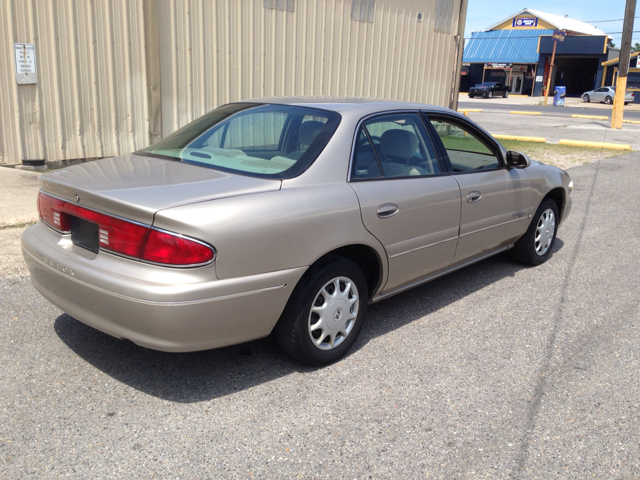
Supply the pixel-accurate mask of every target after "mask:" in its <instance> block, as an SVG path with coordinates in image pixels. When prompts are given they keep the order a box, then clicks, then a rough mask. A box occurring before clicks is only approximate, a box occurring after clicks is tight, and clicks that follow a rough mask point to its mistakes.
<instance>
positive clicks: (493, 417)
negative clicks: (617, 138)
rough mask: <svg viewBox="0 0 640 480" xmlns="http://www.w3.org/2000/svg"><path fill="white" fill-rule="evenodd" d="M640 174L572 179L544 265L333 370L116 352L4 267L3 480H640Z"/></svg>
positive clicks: (487, 277)
mask: <svg viewBox="0 0 640 480" xmlns="http://www.w3.org/2000/svg"><path fill="white" fill-rule="evenodd" d="M639 160H640V155H638V154H630V155H623V156H619V157H614V158H610V159H607V160H602V161H598V162H595V163H592V164H589V165H585V166H582V167H577V168H573V169H571V170H570V173H571V175H572V177H573V179H574V182H575V184H576V190H575V191H574V210H573V212H572V214H571V216H570V217H569V219H568V220H567V222H566V223H565V224H563V225H562V227H561V228H560V231H559V236H558V240H557V242H556V246H555V250H554V254H553V256H552V258H551V259H550V260H549V262H547V263H546V264H544V265H542V266H540V267H538V268H522V267H521V266H519V265H517V264H514V263H512V262H511V261H510V260H509V259H508V258H507V257H506V256H498V257H494V258H492V259H489V260H487V261H484V262H482V263H479V264H477V265H474V266H472V267H469V268H466V269H464V270H462V271H459V272H456V273H454V274H451V275H449V276H447V277H444V278H442V279H439V280H436V281H434V282H431V283H429V284H427V285H424V286H422V287H419V288H416V289H414V290H412V291H410V292H407V293H405V294H402V295H398V296H396V297H393V298H391V299H389V300H387V301H384V302H381V303H379V304H376V305H373V306H372V307H371V309H370V313H369V315H368V318H367V324H366V325H365V327H364V329H363V332H362V334H361V338H360V339H359V340H358V342H357V343H356V345H355V348H354V350H353V352H352V353H351V354H350V355H349V356H348V357H346V358H345V359H343V360H342V361H341V362H339V363H337V364H334V365H332V366H329V367H326V368H320V369H314V368H308V367H303V366H300V365H298V364H297V363H295V362H293V361H291V360H289V359H288V358H287V357H285V356H284V355H283V354H282V353H281V352H280V351H279V350H278V349H277V347H276V346H275V345H274V343H273V342H272V341H271V340H269V339H265V340H261V341H256V342H252V343H249V344H244V345H239V346H235V347H230V348H225V349H220V350H213V351H208V352H200V353H191V354H166V353H160V352H153V351H150V350H146V349H143V348H140V347H137V346H135V345H132V344H131V343H128V342H124V341H119V340H116V339H114V338H111V337H109V336H107V335H104V334H102V333H100V332H98V331H96V330H93V329H91V328H89V327H86V326H84V325H83V324H81V323H80V322H77V321H76V320H74V319H72V318H70V317H68V316H66V315H64V314H62V312H60V311H59V310H57V309H56V308H55V307H53V306H51V305H50V304H49V303H48V302H47V301H46V300H44V299H43V298H42V297H41V296H39V295H38V294H37V292H35V290H34V289H33V288H32V287H31V285H30V283H29V279H28V277H26V276H23V275H22V276H21V274H20V270H19V269H20V268H21V267H19V266H15V267H12V268H13V269H14V270H13V271H14V272H15V274H9V275H5V271H6V270H5V269H6V268H7V267H5V263H4V262H5V260H3V264H2V272H3V273H2V278H1V279H0V301H1V302H2V306H3V308H2V310H1V311H0V477H4V478H58V477H72V478H83V477H94V478H103V477H113V478H133V477H135V476H137V477H142V478H160V477H172V478H181V477H184V478H207V477H217V478H365V479H366V478H474V479H475V478H492V479H493V478H527V479H535V478H541V479H548V478H561V479H569V478H581V479H582V478H586V477H590V478H591V477H594V478H638V477H640V464H639V462H638V459H639V458H640V429H639V428H638V425H639V424H640V400H639V399H640V334H639V328H638V327H639V324H640V310H639V307H640V301H639V298H640V295H639V293H640V292H639V287H638V284H639V283H638V281H639V277H640V258H639V257H638V254H637V253H638V252H639V251H640V240H639V238H640V236H639V233H640V221H639V218H640V211H639V209H640V206H639V203H638V201H637V198H636V197H635V196H634V195H633V192H634V191H635V189H636V187H637V179H638V178H639V176H640V162H639ZM621 192H630V194H626V195H621ZM17 234H18V232H17V231H16V232H14V231H12V230H5V231H2V232H0V238H3V240H2V241H3V242H7V241H9V240H10V238H9V237H11V236H17ZM11 238H15V237H11ZM3 251H4V249H3ZM11 258H13V260H7V262H8V264H12V262H14V261H15V262H19V260H17V259H15V257H11Z"/></svg>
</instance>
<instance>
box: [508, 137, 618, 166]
mask: <svg viewBox="0 0 640 480" xmlns="http://www.w3.org/2000/svg"><path fill="white" fill-rule="evenodd" d="M500 143H502V145H504V146H505V148H506V149H507V150H515V151H517V152H522V153H526V154H527V155H529V157H530V158H531V159H532V160H538V161H539V162H542V163H546V164H548V165H554V166H556V167H560V168H563V169H567V168H571V167H577V166H579V165H585V164H587V163H591V162H595V161H596V160H600V159H603V158H611V157H617V156H618V155H622V154H624V153H629V150H626V151H625V150H613V149H610V148H589V147H575V146H572V145H555V144H553V143H534V142H522V141H519V140H500Z"/></svg>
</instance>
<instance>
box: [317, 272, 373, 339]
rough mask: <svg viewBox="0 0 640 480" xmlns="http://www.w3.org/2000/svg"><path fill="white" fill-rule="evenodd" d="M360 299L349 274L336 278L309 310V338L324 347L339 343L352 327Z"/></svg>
mask: <svg viewBox="0 0 640 480" xmlns="http://www.w3.org/2000/svg"><path fill="white" fill-rule="evenodd" d="M359 305H360V298H359V297H358V289H357V288H356V285H355V284H354V283H353V281H351V279H349V278H347V277H336V278H334V279H332V280H330V281H329V282H327V283H326V284H325V285H324V286H323V287H322V288H321V289H320V291H319V292H318V294H317V295H316V298H315V299H314V300H313V303H312V304H311V311H310V312H309V322H308V329H309V338H311V341H312V342H313V344H314V345H315V346H316V347H318V348H319V349H321V350H331V349H333V348H336V347H337V346H338V345H340V344H341V343H342V342H344V340H345V339H346V338H347V336H348V335H349V333H351V331H352V330H353V326H354V325H355V323H356V318H357V317H358V307H359Z"/></svg>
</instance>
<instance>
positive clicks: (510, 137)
mask: <svg viewBox="0 0 640 480" xmlns="http://www.w3.org/2000/svg"><path fill="white" fill-rule="evenodd" d="M491 136H492V137H493V138H497V139H499V140H520V141H522V142H537V143H547V139H546V138H543V137H521V136H519V135H494V134H493V133H492V134H491Z"/></svg>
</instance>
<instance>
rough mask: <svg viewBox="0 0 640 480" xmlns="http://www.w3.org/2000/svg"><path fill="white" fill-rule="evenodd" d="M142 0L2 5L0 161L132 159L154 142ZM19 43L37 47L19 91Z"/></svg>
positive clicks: (6, 0) (5, 0) (37, 0)
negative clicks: (30, 80)
mask: <svg viewBox="0 0 640 480" xmlns="http://www.w3.org/2000/svg"><path fill="white" fill-rule="evenodd" d="M142 7H143V0H93V1H91V2H90V1H86V0H0V11H1V12H2V17H1V20H0V28H1V29H2V30H1V31H0V101H1V102H2V104H1V105H0V119H1V120H2V121H1V123H0V161H2V163H9V164H11V163H20V162H21V161H22V160H23V159H45V160H48V161H56V160H70V159H78V158H95V157H103V156H111V155H118V154H121V153H128V152H131V151H133V150H135V149H137V148H141V147H143V146H145V145H146V144H147V142H148V135H149V129H148V120H147V116H148V114H147V110H148V108H147V93H146V92H147V87H146V73H145V39H144V9H143V8H142ZM13 43H33V44H35V46H36V60H37V69H38V83H37V84H35V85H17V84H16V81H15V73H14V60H13V57H12V54H13Z"/></svg>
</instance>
